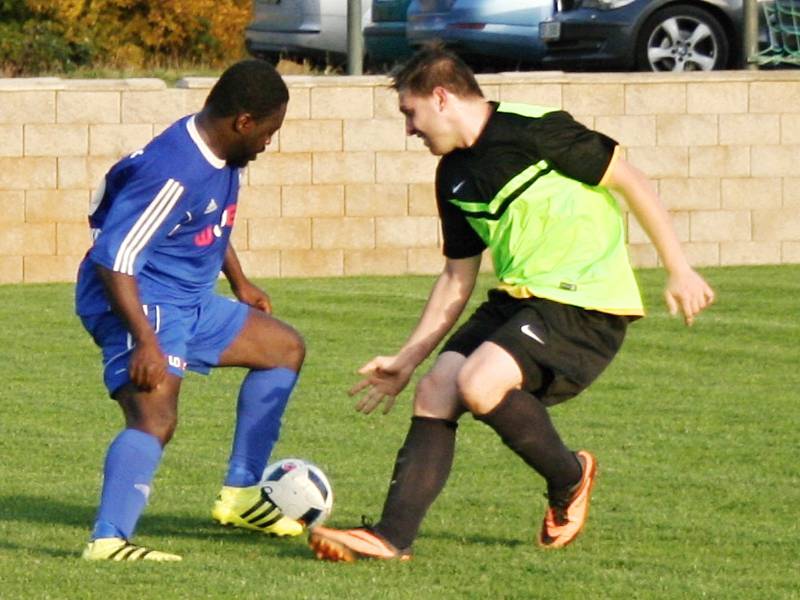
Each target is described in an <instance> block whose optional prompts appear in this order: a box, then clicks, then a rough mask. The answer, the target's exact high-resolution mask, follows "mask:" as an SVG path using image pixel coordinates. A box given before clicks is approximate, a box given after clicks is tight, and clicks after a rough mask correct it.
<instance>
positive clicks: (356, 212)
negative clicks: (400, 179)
mask: <svg viewBox="0 0 800 600" xmlns="http://www.w3.org/2000/svg"><path fill="white" fill-rule="evenodd" d="M344 202H345V205H344V206H345V208H344V212H345V214H346V215H347V216H349V217H375V216H403V215H406V214H408V186H406V185H404V184H401V183H397V184H395V183H354V184H351V185H347V186H345V188H344Z"/></svg>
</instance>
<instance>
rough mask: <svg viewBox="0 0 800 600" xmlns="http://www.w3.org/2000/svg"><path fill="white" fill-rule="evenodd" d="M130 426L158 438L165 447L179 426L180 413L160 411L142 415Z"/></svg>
mask: <svg viewBox="0 0 800 600" xmlns="http://www.w3.org/2000/svg"><path fill="white" fill-rule="evenodd" d="M129 426H132V427H134V428H135V429H139V430H141V431H144V432H146V433H149V434H150V435H152V436H153V437H156V438H158V441H159V442H161V446H162V447H163V446H166V445H167V444H168V443H169V441H170V440H171V439H172V436H173V434H174V433H175V429H176V428H177V426H178V415H177V413H176V412H174V411H160V412H158V413H157V414H151V415H147V416H141V417H139V419H137V421H136V422H135V423H129Z"/></svg>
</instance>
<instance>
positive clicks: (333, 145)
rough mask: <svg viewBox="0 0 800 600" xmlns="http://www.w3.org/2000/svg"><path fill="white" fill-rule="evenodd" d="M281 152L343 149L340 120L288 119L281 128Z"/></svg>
mask: <svg viewBox="0 0 800 600" xmlns="http://www.w3.org/2000/svg"><path fill="white" fill-rule="evenodd" d="M280 147H281V152H319V151H339V150H341V149H342V122H341V121H339V120H323V119H318V120H314V121H287V122H286V123H284V125H283V127H282V128H281V144H280Z"/></svg>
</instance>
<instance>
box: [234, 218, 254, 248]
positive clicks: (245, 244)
mask: <svg viewBox="0 0 800 600" xmlns="http://www.w3.org/2000/svg"><path fill="white" fill-rule="evenodd" d="M236 220H237V225H236V227H234V228H233V230H232V231H231V238H230V243H231V244H233V247H234V248H235V249H236V251H237V254H238V251H239V250H249V249H250V235H249V232H248V221H249V219H241V218H239V217H238V216H237V219H236Z"/></svg>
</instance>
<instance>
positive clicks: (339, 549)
mask: <svg viewBox="0 0 800 600" xmlns="http://www.w3.org/2000/svg"><path fill="white" fill-rule="evenodd" d="M308 545H309V546H311V549H312V550H313V551H314V554H316V555H317V558H319V559H320V560H330V561H333V562H355V561H356V560H358V559H359V558H376V559H379V560H401V561H406V560H411V552H410V551H409V550H398V549H397V548H395V547H394V546H393V545H392V544H390V543H389V542H388V541H386V540H384V539H383V538H382V537H381V536H379V535H378V534H377V533H375V532H374V531H372V530H370V529H366V528H364V529H331V528H328V527H315V528H314V529H312V530H311V534H310V535H309V536H308Z"/></svg>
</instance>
